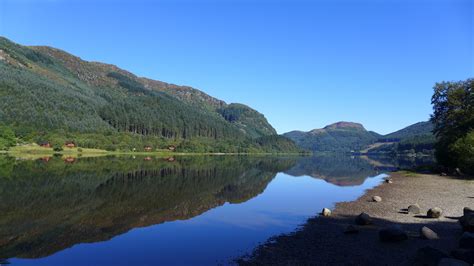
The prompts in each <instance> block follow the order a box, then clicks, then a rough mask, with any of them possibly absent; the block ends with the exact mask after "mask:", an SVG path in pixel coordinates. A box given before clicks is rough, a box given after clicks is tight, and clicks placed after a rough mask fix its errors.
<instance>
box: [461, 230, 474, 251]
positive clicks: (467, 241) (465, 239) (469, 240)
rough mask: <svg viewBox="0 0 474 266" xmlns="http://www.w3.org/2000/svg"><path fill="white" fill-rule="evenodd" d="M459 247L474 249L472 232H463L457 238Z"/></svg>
mask: <svg viewBox="0 0 474 266" xmlns="http://www.w3.org/2000/svg"><path fill="white" fill-rule="evenodd" d="M459 247H460V248H468V249H474V233H469V232H464V233H463V234H462V236H461V239H459Z"/></svg>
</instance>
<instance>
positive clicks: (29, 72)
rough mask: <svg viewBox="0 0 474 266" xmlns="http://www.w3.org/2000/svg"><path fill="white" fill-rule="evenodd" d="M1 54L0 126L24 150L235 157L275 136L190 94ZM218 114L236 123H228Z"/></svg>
mask: <svg viewBox="0 0 474 266" xmlns="http://www.w3.org/2000/svg"><path fill="white" fill-rule="evenodd" d="M0 49H2V50H3V51H4V52H5V53H6V56H7V57H8V60H1V61H0V121H2V122H3V123H5V124H6V125H8V126H9V127H11V128H12V129H13V130H14V132H15V133H16V134H17V136H18V137H19V138H21V139H22V140H24V141H26V142H31V141H34V142H38V141H50V142H51V143H53V144H58V145H62V144H64V142H65V141H67V140H71V139H74V138H78V139H77V140H76V141H77V143H78V145H79V146H80V147H87V148H103V149H104V148H105V149H109V150H131V149H133V148H135V149H137V150H141V149H142V148H143V145H142V144H143V142H144V141H149V142H150V143H153V146H154V147H161V146H164V145H166V144H169V143H174V144H179V143H183V145H182V147H183V148H184V149H185V150H189V149H191V147H195V148H196V149H198V150H218V151H239V150H251V149H254V150H259V149H260V148H261V146H260V145H259V144H258V143H256V142H254V141H253V140H254V139H257V138H259V137H262V136H268V135H276V131H275V130H274V129H273V127H271V125H270V124H269V123H268V122H267V120H266V119H265V117H264V116H263V115H262V114H260V113H258V112H257V111H255V110H253V109H251V108H249V107H247V106H245V105H240V104H231V105H227V104H225V103H224V102H221V101H219V100H217V99H214V98H212V97H210V96H209V95H206V94H205V93H203V92H200V91H198V90H195V89H192V88H188V87H178V86H172V85H170V84H166V83H162V82H158V81H151V80H146V79H142V78H138V77H136V76H134V75H133V74H131V73H128V72H126V71H123V70H120V69H118V68H116V67H114V66H110V65H105V64H97V63H89V62H86V61H82V60H80V59H79V58H77V57H74V56H71V55H69V54H67V53H65V52H63V51H59V50H57V49H53V48H48V47H33V48H30V47H24V46H20V45H17V44H14V43H12V42H10V41H8V40H7V39H5V38H0ZM163 88H173V89H175V90H169V89H168V90H166V89H163ZM190 98H192V99H190ZM202 105H205V107H202ZM217 108H224V109H225V110H227V111H224V113H226V114H228V113H229V114H238V115H237V116H238V117H234V116H232V115H231V116H232V118H231V119H229V118H230V117H229V115H223V113H222V110H224V109H222V110H218V109H217ZM225 118H227V120H226V119H225ZM4 142H5V141H3V140H2V141H0V145H3V146H5V144H4ZM198 142H201V143H198ZM204 144H205V145H210V147H209V148H205V147H201V146H203V145H204ZM276 146H278V145H276ZM293 148H295V147H293ZM265 149H266V148H265Z"/></svg>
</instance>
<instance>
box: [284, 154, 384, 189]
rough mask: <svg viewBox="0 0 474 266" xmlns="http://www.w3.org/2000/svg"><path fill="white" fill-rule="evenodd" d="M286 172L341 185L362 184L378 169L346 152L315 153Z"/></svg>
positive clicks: (375, 173)
mask: <svg viewBox="0 0 474 266" xmlns="http://www.w3.org/2000/svg"><path fill="white" fill-rule="evenodd" d="M285 173H287V174H289V175H292V176H302V175H307V176H311V177H315V178H321V179H324V180H325V181H327V182H329V183H332V184H335V185H339V186H351V185H360V184H362V183H363V182H364V180H365V179H366V178H367V177H369V176H375V175H377V171H376V170H374V167H373V166H372V165H371V164H370V163H369V162H368V161H367V160H364V159H363V158H360V157H354V156H348V155H346V154H315V155H313V156H311V157H305V158H302V159H301V160H299V161H298V163H297V164H296V165H295V166H294V167H293V168H291V169H290V170H288V171H286V172H285Z"/></svg>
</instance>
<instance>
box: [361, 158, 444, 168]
mask: <svg viewBox="0 0 474 266" xmlns="http://www.w3.org/2000/svg"><path fill="white" fill-rule="evenodd" d="M368 159H369V160H371V161H376V162H378V164H379V165H380V167H379V168H380V169H383V167H386V168H387V169H390V170H393V169H413V168H416V167H420V166H429V165H433V164H435V158H434V157H431V156H421V157H410V156H374V155H370V156H368Z"/></svg>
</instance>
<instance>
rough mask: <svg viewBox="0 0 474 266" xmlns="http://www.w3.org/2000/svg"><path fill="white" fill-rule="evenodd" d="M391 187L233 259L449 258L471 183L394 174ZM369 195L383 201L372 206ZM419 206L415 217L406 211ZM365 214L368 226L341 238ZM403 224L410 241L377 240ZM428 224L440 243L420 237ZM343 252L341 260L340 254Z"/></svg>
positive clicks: (470, 203)
mask: <svg viewBox="0 0 474 266" xmlns="http://www.w3.org/2000/svg"><path fill="white" fill-rule="evenodd" d="M390 178H391V179H392V180H393V183H391V184H389V183H385V182H382V183H381V184H379V185H377V186H376V187H374V188H372V189H369V190H367V191H366V192H365V193H364V194H363V195H362V196H361V197H359V198H358V199H356V200H354V201H350V202H339V203H336V204H335V206H334V208H333V210H332V214H331V216H329V217H322V216H315V217H312V218H310V219H308V221H307V222H306V223H305V224H304V225H303V226H302V227H301V228H300V229H298V230H297V231H295V232H293V233H291V234H288V235H280V236H276V237H273V238H271V239H269V240H268V241H267V242H266V243H264V244H262V245H260V246H258V247H257V248H256V249H255V250H254V251H253V252H252V253H251V254H250V255H247V256H244V257H242V258H239V259H237V260H236V262H237V263H238V264H240V265H412V264H413V262H414V258H415V255H416V252H417V250H418V249H420V248H423V247H426V246H430V247H433V248H436V249H439V250H441V251H444V252H445V253H447V254H450V252H451V251H452V250H453V249H455V248H457V246H458V240H459V237H460V236H461V234H462V230H461V227H460V225H459V223H458V218H459V217H460V216H462V215H463V208H464V207H471V208H473V207H474V180H464V179H460V178H456V177H449V176H438V175H433V174H415V173H410V172H403V171H400V172H394V173H391V174H390ZM373 196H380V197H382V201H381V202H373V200H372V197H373ZM411 204H419V205H420V209H421V212H420V213H419V214H408V213H407V212H406V208H407V207H408V206H409V205H411ZM433 207H440V208H441V209H442V210H443V214H442V216H441V217H440V218H437V219H432V218H427V217H426V212H427V210H428V209H429V208H433ZM362 212H365V213H367V214H369V215H370V216H371V217H372V221H373V222H372V224H371V225H366V226H356V227H357V229H358V230H359V232H358V233H355V234H344V231H345V230H346V228H347V226H349V225H354V224H355V223H354V219H355V217H356V216H357V215H359V214H360V213H362ZM394 225H395V226H401V228H402V230H404V231H405V232H406V233H407V235H408V239H407V240H405V241H401V242H397V243H385V242H381V241H380V240H379V235H378V232H379V230H380V229H383V228H386V227H390V226H394ZM423 226H428V227H429V228H430V229H432V230H433V231H435V232H436V233H437V234H438V236H439V238H440V239H438V240H424V239H421V238H420V229H421V227H423ZM341 254H344V256H341Z"/></svg>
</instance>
